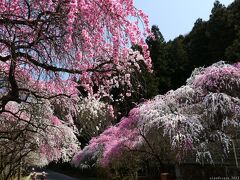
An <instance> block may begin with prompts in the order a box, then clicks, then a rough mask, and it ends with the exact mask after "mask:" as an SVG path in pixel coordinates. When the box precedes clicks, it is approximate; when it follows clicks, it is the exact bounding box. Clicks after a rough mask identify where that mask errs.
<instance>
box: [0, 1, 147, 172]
mask: <svg viewBox="0 0 240 180" xmlns="http://www.w3.org/2000/svg"><path fill="white" fill-rule="evenodd" d="M139 26H142V27H139ZM149 34H150V30H149V27H148V17H147V16H146V15H145V14H144V13H143V12H142V11H141V10H137V9H136V8H135V7H134V5H133V0H107V1H105V0H104V1H103V0H89V1H87V0H42V1H39V0H10V1H9V0H2V1H1V2H0V123H1V126H0V141H1V144H3V145H4V146H3V147H2V148H8V145H9V146H13V147H12V151H11V152H13V151H14V143H13V141H14V139H17V140H18V143H19V144H21V143H22V144H23V146H24V145H25V140H29V138H28V137H29V136H31V137H32V138H33V139H36V141H34V142H37V144H35V145H33V146H32V145H31V148H30V145H29V143H26V144H27V147H26V148H25V147H24V148H23V149H27V150H29V149H31V151H33V153H31V154H34V153H35V155H31V156H27V154H29V153H27V154H26V158H25V159H28V160H29V162H30V161H31V162H36V161H34V159H32V158H31V157H37V156H36V153H38V155H40V159H41V158H42V157H43V158H42V159H45V161H44V162H49V161H51V160H57V159H59V158H62V157H63V156H62V155H61V154H64V153H63V152H62V150H61V146H62V144H65V145H66V146H65V145H64V148H66V149H69V152H70V154H71V153H72V152H71V151H72V150H71V149H73V150H75V149H76V147H77V146H78V143H77V142H76V141H75V138H74V133H75V132H76V131H75V129H76V126H75V125H74V117H76V116H77V114H79V113H80V112H79V110H80V109H79V107H76V104H78V102H79V101H80V100H81V99H82V96H83V95H82V94H81V93H82V91H79V90H78V89H79V88H80V87H81V88H83V89H84V90H85V92H87V93H88V96H89V97H93V98H96V99H100V98H101V97H111V95H110V91H111V89H112V88H113V87H118V86H119V84H121V85H124V86H126V87H128V89H130V90H131V81H130V80H131V76H132V75H131V74H132V73H131V72H133V71H136V70H137V71H140V66H139V62H140V61H141V63H142V62H144V63H145V64H146V66H147V68H148V69H149V70H151V59H150V58H149V52H148V47H147V45H146V44H145V42H144V39H145V38H146V36H148V35H149ZM134 44H138V45H141V46H142V49H143V51H142V52H143V53H142V55H141V54H140V53H139V52H135V51H132V50H131V49H130V46H131V45H134ZM127 93H128V95H130V93H129V92H127ZM125 95H126V94H125ZM42 106H44V107H42ZM45 106H48V107H45ZM37 107H39V108H40V109H39V110H37V109H36V108H37ZM44 108H46V109H48V110H46V111H45V110H44ZM59 108H60V109H59ZM109 110H110V113H112V107H109ZM40 111H41V112H40ZM48 112H49V113H48ZM58 112H60V113H58ZM41 113H42V114H41ZM32 121H33V122H32ZM42 126H43V127H42ZM32 128H33V129H32ZM34 128H36V129H34ZM70 129H71V133H70V132H69V130H70ZM58 131H61V132H62V134H63V136H64V137H68V135H69V133H70V134H71V135H69V136H70V137H72V138H71V139H68V138H66V139H65V138H60V137H61V136H59V138H54V139H53V137H55V136H56V134H58V133H57V132H58ZM15 133H17V135H16V134H15ZM19 133H20V134H19ZM6 134H9V136H8V135H7V136H6ZM37 134H39V135H37ZM60 134H61V133H60ZM5 140H6V141H5ZM65 140H66V141H65ZM48 141H50V142H51V143H50V145H49V144H47V145H44V143H47V142H48ZM62 141H65V142H72V143H63V142H62ZM74 142H75V145H72V146H71V144H74ZM8 143H9V144H8ZM54 143H56V144H54ZM30 144H32V143H30ZM41 144H43V146H41V147H40V145H41ZM36 147H39V149H38V148H36ZM43 147H44V148H43ZM49 148H50V149H51V148H54V149H55V150H54V151H53V152H54V154H51V153H50V154H49V152H52V151H50V150H49ZM10 149H11V148H10ZM1 152H5V151H1ZM10 154H11V153H10ZM13 154H14V153H12V154H11V155H12V157H10V158H13V157H14V155H13ZM23 154H25V153H22V155H21V158H20V159H23V157H22V156H23ZM2 157H3V156H2ZM16 157H17V156H16ZM8 159H9V158H6V162H8ZM66 159H67V158H66ZM26 161H27V160H26ZM14 162H20V161H19V159H18V160H16V161H14ZM16 164H17V163H16ZM42 164H44V163H42ZM1 168H2V169H4V168H5V167H1Z"/></svg>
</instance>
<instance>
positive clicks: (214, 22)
mask: <svg viewBox="0 0 240 180" xmlns="http://www.w3.org/2000/svg"><path fill="white" fill-rule="evenodd" d="M239 7H240V2H239V1H237V0H236V1H234V2H233V3H232V4H230V5H229V6H228V7H225V6H224V5H222V4H221V3H220V2H219V1H216V2H215V3H214V6H213V9H212V11H211V15H210V19H209V20H208V21H203V20H202V19H200V18H199V19H197V20H196V22H195V24H194V27H193V29H192V30H191V32H189V34H187V35H185V36H182V35H180V36H179V37H176V38H175V39H174V40H171V41H169V42H165V40H164V38H163V36H162V35H161V32H160V30H159V28H158V27H157V26H153V27H152V33H153V34H154V35H155V38H152V37H149V38H147V40H146V42H147V44H148V46H149V50H150V54H151V58H152V61H153V69H154V72H155V75H156V78H158V82H159V85H158V88H159V93H160V94H164V93H166V92H167V91H169V90H171V89H177V88H179V87H180V86H181V85H183V84H184V83H185V81H186V79H187V78H188V77H189V76H190V74H191V72H192V71H193V70H194V68H196V67H200V66H209V65H211V64H213V63H215V62H217V61H219V60H224V61H227V62H229V63H234V62H237V61H238V60H239V59H240V54H239V46H240V41H239V37H240V35H239V34H240V33H239V32H240V23H239V22H240V21H239V19H240V15H239ZM160 28H161V27H160Z"/></svg>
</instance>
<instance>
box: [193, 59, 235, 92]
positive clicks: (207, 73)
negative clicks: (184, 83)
mask: <svg viewBox="0 0 240 180" xmlns="http://www.w3.org/2000/svg"><path fill="white" fill-rule="evenodd" d="M188 82H189V83H191V84H193V85H194V86H195V87H201V88H203V89H204V90H206V91H211V92H225V93H227V92H230V91H232V92H233V91H234V89H236V90H237V89H239V87H240V67H239V63H238V64H235V65H229V64H225V63H224V62H218V63H216V64H213V65H212V66H210V67H207V68H205V69H196V70H195V72H194V73H193V77H191V78H189V79H188Z"/></svg>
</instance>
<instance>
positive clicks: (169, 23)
mask: <svg viewBox="0 0 240 180" xmlns="http://www.w3.org/2000/svg"><path fill="white" fill-rule="evenodd" d="M219 1H220V2H221V3H222V4H224V5H225V6H228V5H229V4H231V3H232V2H233V0H219ZM214 2H215V0H134V3H135V6H136V7H137V8H138V9H142V10H143V11H144V12H145V13H146V14H147V15H148V16H149V20H150V25H158V27H159V29H160V31H161V33H162V35H163V36H164V38H165V40H166V41H168V40H173V39H174V38H175V37H177V36H179V35H180V34H182V35H185V34H187V33H189V32H190V31H191V29H192V27H193V25H194V23H195V21H196V20H197V19H198V18H202V19H203V20H208V19H209V15H210V14H211V9H212V7H213V4H214Z"/></svg>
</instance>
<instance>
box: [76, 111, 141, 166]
mask: <svg viewBox="0 0 240 180" xmlns="http://www.w3.org/2000/svg"><path fill="white" fill-rule="evenodd" d="M138 118H139V109H138V108H134V109H132V110H131V111H130V113H129V116H128V117H123V118H122V120H121V122H120V123H118V124H117V125H115V126H111V127H109V128H108V129H106V130H105V131H104V132H103V133H102V134H101V135H100V136H99V137H94V138H92V140H91V141H90V142H89V145H88V146H86V147H85V148H84V149H83V150H81V151H80V152H79V153H77V154H76V155H75V157H74V158H73V164H74V165H75V166H79V164H81V163H85V160H86V157H87V156H94V154H95V155H96V154H98V156H99V157H98V158H99V159H98V162H99V163H100V164H101V165H103V166H108V165H109V164H110V163H111V161H112V160H113V158H117V157H118V156H120V155H121V154H122V153H123V152H124V150H129V149H133V148H134V147H135V146H136V145H137V144H138V142H139V141H140V139H141V137H140V136H139V134H138V129H136V124H137V120H138ZM100 154H101V155H100Z"/></svg>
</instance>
